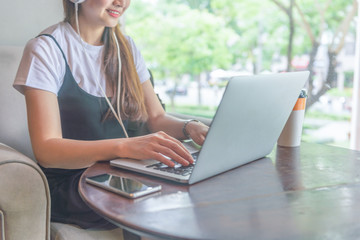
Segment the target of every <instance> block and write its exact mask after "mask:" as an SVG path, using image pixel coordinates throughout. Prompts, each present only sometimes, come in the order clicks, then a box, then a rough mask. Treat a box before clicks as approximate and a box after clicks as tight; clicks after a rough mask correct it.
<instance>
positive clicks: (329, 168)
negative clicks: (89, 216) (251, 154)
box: [80, 143, 360, 239]
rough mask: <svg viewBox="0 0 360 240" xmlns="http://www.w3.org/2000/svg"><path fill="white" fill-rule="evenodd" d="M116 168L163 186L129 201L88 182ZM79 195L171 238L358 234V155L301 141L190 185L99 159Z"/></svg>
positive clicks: (109, 214)
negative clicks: (110, 164)
mask: <svg viewBox="0 0 360 240" xmlns="http://www.w3.org/2000/svg"><path fill="white" fill-rule="evenodd" d="M105 172H108V173H113V174H118V175H123V176H131V177H135V178H138V179H140V180H141V179H146V180H150V181H151V182H154V183H160V184H161V185H162V187H163V189H162V191H161V192H159V193H157V194H152V195H149V196H145V197H142V198H139V199H136V200H129V199H126V198H123V197H120V196H118V195H116V194H113V193H110V192H107V191H104V190H102V189H100V188H97V187H94V186H92V185H89V184H87V183H85V177H86V176H93V175H96V174H100V173H105ZM80 194H81V195H82V197H83V199H84V200H85V201H86V202H87V204H88V205H89V206H90V207H92V208H93V209H94V210H95V211H97V212H99V213H100V214H102V215H103V216H105V217H106V218H108V219H110V220H111V221H112V222H114V223H116V224H118V225H119V226H121V227H123V228H125V229H127V230H129V231H132V232H134V233H136V234H139V235H143V236H152V237H155V238H166V239H169V238H170V239H171V238H172V239H358V238H360V224H359V219H360V218H359V216H360V152H357V151H352V150H348V149H343V148H338V147H332V146H325V145H318V144H310V143H302V145H301V147H298V148H284V147H277V148H275V149H274V151H273V152H272V153H271V154H270V155H269V156H268V157H267V158H263V159H260V160H257V161H254V162H252V163H249V164H247V165H244V166H242V167H239V168H236V169H234V170H231V171H228V172H226V173H223V174H220V175H218V176H215V177H212V178H210V179H207V180H205V181H202V182H199V183H196V184H194V185H191V186H185V185H181V184H176V183H171V182H169V181H166V180H161V179H158V178H153V177H145V176H143V175H139V174H135V173H131V172H129V171H123V170H119V169H116V168H113V167H110V166H109V164H108V163H106V162H103V163H97V164H95V165H94V166H92V167H90V168H89V169H88V170H87V171H85V172H84V174H83V176H82V178H81V181H80Z"/></svg>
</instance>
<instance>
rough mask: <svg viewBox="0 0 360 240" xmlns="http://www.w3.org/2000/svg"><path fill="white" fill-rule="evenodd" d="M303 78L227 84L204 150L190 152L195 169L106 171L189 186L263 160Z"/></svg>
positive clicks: (130, 163)
mask: <svg viewBox="0 0 360 240" xmlns="http://www.w3.org/2000/svg"><path fill="white" fill-rule="evenodd" d="M308 77H309V72H307V71H303V72H291V73H279V74H264V75H255V76H242V77H233V78H231V79H230V80H229V81H228V84H227V87H226V89H225V91H224V94H223V97H222V100H221V102H220V104H219V106H218V109H217V111H216V114H215V116H214V118H213V120H212V123H211V126H210V129H209V132H208V134H207V137H206V139H205V142H204V144H203V146H202V147H201V149H200V151H198V152H194V151H192V152H193V156H194V158H195V160H196V162H195V164H194V165H191V166H188V167H182V166H181V165H180V164H178V166H176V167H175V168H170V167H167V166H166V165H164V164H162V163H159V162H158V161H156V160H151V159H149V160H135V159H115V160H111V161H110V165H112V166H114V167H118V168H122V169H127V170H131V171H136V172H139V173H143V174H148V175H152V176H156V177H160V178H165V179H168V180H172V181H176V182H180V183H185V184H193V183H196V182H199V181H202V180H204V179H207V178H209V177H212V176H215V175H218V174H220V173H223V172H226V171H228V170H230V169H233V168H236V167H239V166H242V165H244V164H247V163H249V162H252V161H254V160H257V159H260V158H263V157H265V156H266V155H268V154H269V153H271V151H272V149H273V148H274V145H275V143H276V141H277V139H278V137H279V136H280V133H281V131H282V129H283V127H284V125H285V123H286V121H287V119H288V117H289V115H290V113H291V111H292V109H293V107H294V105H295V103H296V101H297V98H298V96H299V94H300V92H301V89H302V88H303V87H304V85H305V83H306V81H307V79H308ZM184 169H185V170H184ZM186 169H187V170H186ZM180 170H181V171H180ZM183 170H184V171H183ZM184 172H185V173H184Z"/></svg>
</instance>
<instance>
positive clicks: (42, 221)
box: [0, 144, 50, 240]
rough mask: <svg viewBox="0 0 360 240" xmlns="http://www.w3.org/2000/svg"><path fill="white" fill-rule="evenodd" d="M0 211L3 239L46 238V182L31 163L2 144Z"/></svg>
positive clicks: (47, 222) (47, 204) (0, 151)
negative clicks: (0, 213)
mask: <svg viewBox="0 0 360 240" xmlns="http://www.w3.org/2000/svg"><path fill="white" fill-rule="evenodd" d="M0 211H1V212H2V221H1V222H2V224H3V230H2V234H3V235H4V237H5V239H6V240H8V239H10V240H11V239H16V240H22V239H24V240H32V239H34V240H40V239H48V238H49V236H50V232H49V229H50V227H49V220H50V198H49V188H48V184H47V180H46V178H45V176H44V174H43V172H42V171H41V170H40V168H39V166H37V164H36V163H35V162H34V161H33V160H31V159H29V158H27V157H26V156H24V155H22V154H20V153H19V152H17V151H15V150H14V149H11V148H10V147H8V146H5V145H3V144H0ZM0 236H1V235H0Z"/></svg>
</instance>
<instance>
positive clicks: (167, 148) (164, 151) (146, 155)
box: [119, 131, 194, 167]
mask: <svg viewBox="0 0 360 240" xmlns="http://www.w3.org/2000/svg"><path fill="white" fill-rule="evenodd" d="M127 140H128V141H126V142H127V144H126V146H124V148H123V149H120V154H119V155H121V156H122V157H123V156H124V155H125V156H126V157H128V158H135V159H139V160H145V159H154V160H158V161H160V162H162V163H164V164H166V165H168V166H170V167H174V166H175V164H174V163H173V162H172V161H171V160H170V159H169V158H171V159H173V160H175V161H176V162H178V163H180V164H181V165H183V166H188V165H189V164H192V163H194V160H193V158H192V156H191V154H190V153H189V151H188V150H187V149H186V148H185V147H184V146H183V145H182V144H181V142H180V141H179V140H177V139H175V138H173V137H171V136H169V135H168V134H166V133H165V132H162V131H160V132H157V133H152V134H149V135H145V136H140V137H133V138H129V139H127Z"/></svg>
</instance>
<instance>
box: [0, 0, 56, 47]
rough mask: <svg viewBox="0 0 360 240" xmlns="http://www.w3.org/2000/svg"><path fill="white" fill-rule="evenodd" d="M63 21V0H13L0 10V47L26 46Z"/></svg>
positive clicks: (4, 4)
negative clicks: (47, 28) (39, 34)
mask: <svg viewBox="0 0 360 240" xmlns="http://www.w3.org/2000/svg"><path fill="white" fill-rule="evenodd" d="M62 19H63V7H62V0H25V1H24V0H11V1H7V2H6V3H3V4H2V5H1V8H0V29H1V35H0V45H12V46H24V45H25V43H26V42H27V41H28V40H29V39H30V38H32V37H35V36H36V35H37V34H38V33H39V32H40V31H41V30H43V29H45V28H46V27H47V26H50V25H52V24H55V23H57V22H59V21H61V20H62Z"/></svg>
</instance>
